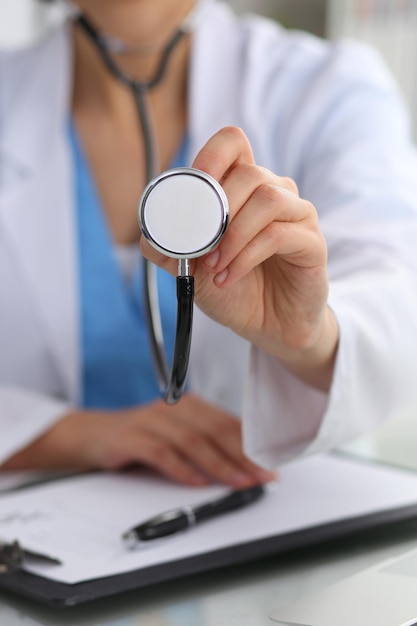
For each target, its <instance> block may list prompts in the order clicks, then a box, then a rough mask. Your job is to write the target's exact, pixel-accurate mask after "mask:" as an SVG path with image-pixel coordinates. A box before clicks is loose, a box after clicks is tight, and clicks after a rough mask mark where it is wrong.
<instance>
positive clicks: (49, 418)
mask: <svg viewBox="0 0 417 626" xmlns="http://www.w3.org/2000/svg"><path fill="white" fill-rule="evenodd" d="M70 410H71V406H70V405H69V404H68V403H66V402H64V401H61V400H57V399H55V398H53V397H49V396H47V395H45V394H42V393H38V392H36V391H29V390H26V389H21V388H18V387H13V386H8V385H3V386H1V387H0V429H1V436H0V463H3V462H4V461H6V459H8V458H9V457H11V456H12V455H13V454H14V453H15V452H17V451H18V450H21V449H22V448H24V447H25V446H26V445H28V444H29V443H30V442H32V441H34V440H35V439H37V437H39V436H40V435H42V434H43V433H44V432H45V431H47V430H48V429H49V428H50V427H51V426H52V424H53V423H54V422H56V421H58V420H59V419H60V418H61V417H63V416H64V415H65V414H66V413H68V412H69V411H70Z"/></svg>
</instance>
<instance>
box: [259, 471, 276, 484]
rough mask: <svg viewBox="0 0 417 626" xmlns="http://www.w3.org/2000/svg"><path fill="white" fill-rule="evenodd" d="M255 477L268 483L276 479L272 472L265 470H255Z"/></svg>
mask: <svg viewBox="0 0 417 626" xmlns="http://www.w3.org/2000/svg"><path fill="white" fill-rule="evenodd" d="M255 475H256V477H257V478H259V480H261V481H262V482H268V481H269V480H275V479H276V474H275V473H274V472H268V471H267V470H264V469H258V470H256V472H255Z"/></svg>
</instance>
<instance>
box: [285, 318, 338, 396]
mask: <svg viewBox="0 0 417 626" xmlns="http://www.w3.org/2000/svg"><path fill="white" fill-rule="evenodd" d="M338 344H339V326H338V323H337V320H336V318H335V316H334V314H333V311H332V310H331V309H330V308H329V307H328V306H327V307H326V309H325V311H324V314H323V319H322V321H321V323H320V326H319V328H318V330H317V331H316V333H315V337H314V339H313V340H312V341H311V342H309V343H308V344H307V345H306V346H303V347H298V348H292V349H286V350H285V352H284V353H281V354H278V355H277V356H278V358H279V359H280V360H281V362H282V363H283V364H284V365H285V367H286V368H287V369H288V370H289V371H291V372H292V373H293V374H295V375H296V376H297V377H298V378H300V379H301V380H302V381H304V382H305V383H306V384H308V385H311V386H312V387H316V388H317V389H320V390H322V391H329V389H330V386H331V383H332V379H333V373H334V366H335V362H336V355H337V348H338Z"/></svg>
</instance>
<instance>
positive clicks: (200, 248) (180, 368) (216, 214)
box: [74, 0, 229, 404]
mask: <svg viewBox="0 0 417 626" xmlns="http://www.w3.org/2000/svg"><path fill="white" fill-rule="evenodd" d="M206 3H207V0H203V1H202V0H199V1H197V3H196V6H195V8H194V9H193V11H191V13H190V14H189V15H188V16H187V17H186V19H185V20H184V21H183V22H182V24H181V25H180V27H179V28H178V29H177V31H176V32H175V33H174V35H173V36H172V37H171V39H170V40H169V41H168V43H167V44H166V46H165V48H164V50H163V52H162V57H161V60H160V63H159V66H158V68H157V70H156V72H155V74H154V76H153V77H152V78H151V79H150V80H148V81H146V82H142V81H137V80H134V79H132V78H131V77H129V76H127V75H126V74H125V73H124V72H123V71H122V70H121V69H120V68H119V67H118V65H117V64H116V63H115V62H114V59H113V57H112V54H115V53H120V52H126V51H127V48H126V46H125V45H124V44H123V42H120V41H118V40H115V39H112V38H109V37H106V36H103V35H102V34H100V33H99V32H98V30H97V29H96V28H95V27H94V26H93V25H92V23H91V22H90V21H89V20H88V19H87V18H86V17H85V16H84V15H79V14H78V15H75V18H74V19H75V20H76V22H77V23H78V24H79V26H80V27H81V28H82V29H83V30H84V32H85V33H86V34H87V35H88V36H89V38H90V39H91V41H92V42H93V43H94V44H95V45H96V47H97V49H98V51H99V53H100V55H101V57H102V59H103V61H104V63H105V65H106V67H107V69H108V70H109V71H110V72H111V73H112V74H113V75H114V76H115V77H116V78H117V79H118V80H119V81H120V82H121V83H123V84H124V85H125V86H127V87H128V88H129V89H130V90H131V91H132V93H133V95H134V98H135V102H136V107H137V111H138V116H139V121H140V126H141V129H142V133H143V138H144V145H145V158H146V181H147V183H148V184H147V187H146V188H145V190H144V192H143V194H142V197H141V199H140V202H139V211H138V220H139V226H140V228H141V231H142V234H143V236H144V237H145V238H146V240H147V241H148V242H149V243H150V245H151V246H152V247H153V248H155V249H156V250H158V251H159V252H161V253H162V254H164V255H166V256H168V257H171V258H175V259H178V272H177V321H176V335H175V344H174V352H173V359H172V365H171V367H170V368H169V367H168V363H167V358H166V350H165V343H164V336H163V331H162V323H161V314H160V308H159V297H158V282H157V268H156V266H155V265H153V264H152V263H150V262H149V261H147V260H146V259H144V303H145V311H146V319H147V324H148V331H149V339H150V343H151V349H152V355H153V360H154V365H155V372H156V376H157V380H158V385H159V388H160V390H161V393H162V394H163V397H164V399H165V401H166V402H167V403H168V404H173V403H175V402H177V401H178V400H179V399H180V397H181V395H182V393H183V391H184V387H185V384H186V379H187V372H188V365H189V357H190V348H191V336H192V325H193V307H194V277H193V276H192V275H191V272H190V260H191V259H195V258H197V257H200V256H202V255H204V254H207V253H208V252H210V251H211V250H213V249H214V248H215V247H216V245H217V244H218V243H219V241H220V239H221V238H222V236H223V234H224V232H225V230H226V227H227V223H228V219H229V207H228V201H227V198H226V195H225V193H224V191H223V189H222V187H221V186H220V185H219V183H218V182H217V181H216V180H215V179H214V178H212V177H211V176H209V175H208V174H206V173H205V172H202V171H200V170H196V169H193V168H175V169H171V170H168V171H167V172H164V173H162V174H159V171H158V165H157V163H158V159H157V155H156V147H155V141H154V134H153V129H152V126H151V116H150V111H149V108H148V101H147V95H148V93H149V91H150V90H151V89H152V88H153V87H155V86H156V85H158V83H159V82H160V81H161V79H162V78H163V76H164V73H165V70H166V67H167V64H168V61H169V59H170V56H171V53H172V51H173V50H174V48H175V47H176V45H177V44H178V43H179V41H181V39H182V38H183V37H184V36H185V35H186V34H187V33H189V32H191V31H192V30H193V29H194V28H195V25H196V23H197V21H198V19H199V18H200V16H201V11H202V8H203V6H204V5H205V4H206ZM158 174H159V175H158Z"/></svg>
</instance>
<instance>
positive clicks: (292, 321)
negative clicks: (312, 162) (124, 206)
mask: <svg viewBox="0 0 417 626" xmlns="http://www.w3.org/2000/svg"><path fill="white" fill-rule="evenodd" d="M193 167H195V168H197V169H198V170H202V171H204V172H205V173H207V174H209V175H210V176H211V177H212V178H213V179H214V180H217V181H221V186H222V189H223V191H224V193H225V195H226V197H227V199H228V204H229V211H230V216H229V225H228V228H227V230H226V232H225V233H224V236H223V238H222V239H221V241H219V243H218V245H217V247H216V248H215V250H214V251H212V252H210V253H208V254H205V255H204V256H202V257H199V258H195V259H194V260H193V261H192V273H193V275H194V277H195V300H196V303H197V304H198V306H199V308H200V309H202V310H203V312H205V313H206V314H207V315H208V316H209V317H211V318H212V319H214V320H215V321H217V322H219V323H220V324H222V325H224V326H227V327H229V328H231V329H232V330H233V331H235V332H236V333H237V334H239V335H241V336H242V337H244V338H246V339H248V340H249V341H251V342H252V343H253V344H254V345H256V346H257V347H259V348H261V349H262V350H264V351H265V352H268V353H270V354H272V355H274V356H277V357H278V358H280V359H281V360H282V362H284V363H285V365H286V366H287V367H289V368H290V369H292V370H293V371H294V372H295V373H296V374H297V375H300V376H301V377H302V378H304V379H305V380H306V381H307V382H309V383H312V384H313V385H315V386H318V387H323V388H326V387H327V386H328V384H329V383H330V379H331V374H332V367H333V358H334V354H335V350H336V346H337V340H338V329H337V324H336V322H335V319H334V317H333V314H332V313H331V311H330V309H329V308H328V307H327V293H328V278H327V249H326V243H325V240H324V236H323V234H322V233H321V231H320V228H319V223H318V218H317V213H316V210H315V209H314V207H313V206H312V205H311V203H310V202H308V201H306V200H303V199H302V198H300V197H299V195H298V191H297V188H296V185H295V183H294V182H293V181H292V180H291V179H288V178H285V177H280V176H277V175H276V174H274V173H273V172H271V171H269V170H267V169H265V168H263V167H259V166H257V165H256V163H255V160H254V157H253V154H252V150H251V146H250V143H249V141H248V139H247V137H246V136H245V135H244V133H243V132H242V131H241V130H240V129H238V128H230V127H229V128H224V129H222V130H220V131H219V132H218V133H216V134H215V135H214V136H213V137H212V138H211V139H209V141H208V142H207V144H206V145H205V146H204V147H203V148H202V149H201V151H200V152H199V154H198V155H197V157H196V159H195V160H194V162H193ZM141 248H142V252H143V254H144V255H145V256H146V257H147V258H148V259H150V260H151V261H152V262H153V263H155V264H157V265H159V266H161V267H163V268H164V269H166V270H168V271H169V272H170V273H172V274H175V273H176V271H177V267H176V265H177V263H176V261H175V260H174V259H170V258H168V257H167V256H165V255H163V254H161V253H160V252H158V251H157V250H156V249H154V248H152V247H151V246H150V245H149V243H148V242H147V241H146V239H145V238H142V241H141Z"/></svg>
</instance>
